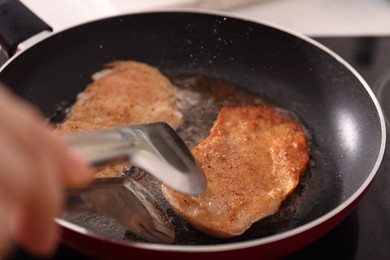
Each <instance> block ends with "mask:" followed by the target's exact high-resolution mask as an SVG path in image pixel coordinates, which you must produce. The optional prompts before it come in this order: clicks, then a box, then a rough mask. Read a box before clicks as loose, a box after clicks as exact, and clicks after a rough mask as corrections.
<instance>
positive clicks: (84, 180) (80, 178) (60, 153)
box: [50, 136, 94, 187]
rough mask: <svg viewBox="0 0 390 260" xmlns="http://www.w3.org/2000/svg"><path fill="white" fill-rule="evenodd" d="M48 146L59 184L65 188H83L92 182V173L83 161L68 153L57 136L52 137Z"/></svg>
mask: <svg viewBox="0 0 390 260" xmlns="http://www.w3.org/2000/svg"><path fill="white" fill-rule="evenodd" d="M50 144H51V147H50V148H51V153H52V154H53V160H55V165H56V167H57V169H58V172H59V173H60V178H61V182H62V183H63V184H64V185H65V186H66V187H81V186H85V185H86V184H88V183H89V182H90V181H91V180H92V178H93V175H94V171H93V169H92V168H91V167H90V165H88V163H87V162H86V161H85V160H83V159H82V158H81V157H79V156H78V155H76V154H74V153H72V152H71V151H69V150H68V149H67V147H66V146H65V144H64V143H62V141H61V140H60V139H58V137H57V136H53V140H51V142H50Z"/></svg>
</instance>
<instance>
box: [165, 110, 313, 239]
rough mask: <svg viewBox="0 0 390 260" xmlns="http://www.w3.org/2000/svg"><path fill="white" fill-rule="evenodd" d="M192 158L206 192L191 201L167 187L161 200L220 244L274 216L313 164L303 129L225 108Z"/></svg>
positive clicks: (271, 113)
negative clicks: (309, 163) (202, 172)
mask: <svg viewBox="0 0 390 260" xmlns="http://www.w3.org/2000/svg"><path fill="white" fill-rule="evenodd" d="M192 153H193V155H194V157H195V159H196V161H197V162H198V164H199V166H200V167H201V169H202V170H203V171H204V173H205V174H206V177H207V181H208V188H207V190H206V192H205V193H204V194H202V195H199V196H190V195H186V194H182V193H179V192H177V191H175V190H173V189H171V188H169V187H167V186H163V189H162V191H163V194H164V196H165V198H166V200H167V201H168V203H169V204H170V205H171V207H172V209H173V210H174V212H175V213H176V214H177V215H178V216H180V217H182V218H183V219H184V220H185V221H187V222H188V223H190V224H191V225H192V226H193V227H195V228H196V229H198V230H200V231H202V232H204V233H207V234H209V235H211V236H215V237H221V238H225V237H232V236H237V235H240V234H242V233H243V232H244V231H246V230H247V229H248V228H249V227H250V226H251V225H252V224H253V223H254V222H256V221H258V220H260V219H262V218H264V217H267V216H270V215H272V214H274V213H275V212H276V211H277V210H278V208H279V206H280V204H281V202H282V201H283V200H284V199H285V198H286V197H287V195H289V194H290V193H291V192H292V191H293V190H294V188H295V187H296V186H297V184H298V181H299V178H300V176H301V175H302V174H303V173H304V172H305V169H306V166H307V163H308V160H309V155H308V149H307V146H306V140H305V135H304V133H303V131H302V129H301V128H300V126H299V125H298V124H297V123H295V122H294V121H293V120H291V119H289V118H287V117H284V116H282V115H281V114H280V113H278V112H276V111H275V110H274V109H273V108H271V107H266V106H243V107H223V108H222V109H221V111H220V113H219V115H218V118H217V121H216V123H215V124H214V126H213V128H212V129H211V132H210V135H209V136H208V137H207V138H206V139H205V140H204V141H203V142H201V143H200V144H199V145H198V146H196V147H195V148H193V149H192Z"/></svg>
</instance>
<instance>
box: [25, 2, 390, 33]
mask: <svg viewBox="0 0 390 260" xmlns="http://www.w3.org/2000/svg"><path fill="white" fill-rule="evenodd" d="M21 1H22V2H23V3H24V4H25V5H27V6H28V7H29V8H30V9H32V10H33V11H34V12H35V13H36V14H37V15H38V16H40V17H41V18H42V19H43V20H44V21H45V22H46V23H48V24H49V25H50V26H52V27H53V29H54V30H55V31H58V30H62V29H64V28H67V27H70V26H73V25H77V24H80V23H83V22H87V21H91V20H94V19H99V18H103V17H107V16H112V15H120V14H127V13H132V12H140V11H146V10H159V9H166V8H175V9H177V8H196V9H216V10H222V11H224V12H228V13H232V14H236V15H240V16H243V17H249V18H252V19H256V20H260V21H267V22H271V23H274V24H278V25H280V26H283V27H286V28H289V29H291V30H294V31H297V32H299V33H303V34H307V35H311V36H327V35H332V36H335V35H343V36H346V35H390V0H66V1H64V0H21Z"/></svg>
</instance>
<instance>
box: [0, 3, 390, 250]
mask: <svg viewBox="0 0 390 260" xmlns="http://www.w3.org/2000/svg"><path fill="white" fill-rule="evenodd" d="M152 13H190V14H201V15H215V16H219V17H226V18H228V19H229V18H232V19H238V20H241V21H249V22H253V23H256V24H260V25H264V26H267V27H271V28H274V29H277V30H279V31H281V32H284V33H287V34H290V35H292V36H295V37H297V38H299V39H301V40H303V41H306V42H308V43H310V44H311V45H314V46H315V47H317V48H319V49H321V50H322V51H324V52H326V53H328V54H329V55H331V56H332V57H333V58H335V59H336V60H337V61H338V62H339V63H340V64H341V65H343V66H344V67H345V68H346V69H348V70H349V71H350V72H351V73H352V74H353V75H354V76H355V77H356V78H357V79H358V81H359V82H360V83H361V84H362V85H363V87H364V88H365V90H366V91H367V93H368V94H369V96H370V98H371V100H372V102H373V103H374V105H375V108H376V110H377V113H378V116H379V119H380V125H381V145H380V149H379V153H378V155H377V158H376V162H375V164H374V167H373V168H372V169H371V172H370V173H369V175H368V176H367V178H366V179H365V181H364V182H363V183H362V184H361V185H360V187H359V188H358V189H357V190H356V191H355V192H354V193H353V194H352V195H351V196H350V197H349V198H348V199H346V200H345V201H344V202H343V203H341V204H340V205H338V206H337V207H336V208H334V209H332V210H331V211H329V212H327V213H326V214H324V215H322V216H321V217H319V218H317V219H315V220H313V221H310V222H308V223H306V224H304V225H302V226H299V227H296V228H293V229H291V230H288V231H284V232H281V233H277V234H274V235H270V236H266V237H263V238H258V239H253V240H250V241H242V242H232V243H226V244H213V245H167V244H154V243H139V242H123V241H117V240H114V241H113V240H111V239H109V238H107V237H104V236H102V235H98V234H96V233H93V232H91V231H89V230H87V229H85V228H83V227H80V226H78V225H75V224H72V223H70V222H68V221H65V220H62V219H59V218H56V219H55V221H56V222H57V224H59V225H60V226H62V227H64V228H67V229H70V230H72V231H75V232H77V233H80V234H83V235H88V236H90V237H93V238H95V239H99V240H103V241H107V242H109V243H116V244H119V245H123V246H126V247H129V248H131V247H134V248H140V249H147V250H156V251H157V250H158V251H171V252H189V251H191V252H219V251H229V250H237V249H243V248H248V247H256V246H261V245H266V244H270V243H273V242H277V241H280V240H284V239H287V238H290V237H293V236H296V235H299V234H302V233H304V232H306V231H309V230H311V229H313V228H315V227H317V226H320V225H321V224H323V223H324V222H326V221H328V220H330V219H332V218H334V217H335V216H337V215H338V214H340V213H341V212H342V211H343V210H345V209H346V208H347V207H348V206H350V205H351V204H353V202H355V201H357V200H358V199H359V197H360V196H361V195H362V194H363V193H364V192H365V191H366V189H367V188H368V186H369V185H370V183H371V182H372V180H373V179H374V177H375V175H376V173H377V171H378V169H379V166H380V164H381V162H382V159H383V156H384V152H385V146H386V123H385V118H384V114H383V111H382V108H381V106H380V104H379V101H378V99H377V98H376V96H375V95H374V92H373V90H372V89H371V88H370V87H369V85H368V84H367V82H366V81H365V80H364V79H363V77H362V76H361V75H360V74H359V73H358V72H357V71H356V70H355V68H353V67H352V66H351V65H350V64H349V63H348V62H347V61H345V60H344V59H343V58H341V57H340V56H339V55H338V54H337V53H335V52H334V51H332V50H331V49H329V48H328V47H326V46H324V45H323V44H321V43H319V42H317V41H315V40H314V39H312V38H310V37H308V36H306V35H304V34H301V33H299V32H296V31H293V30H291V29H288V28H285V27H283V26H280V25H277V24H274V23H272V22H269V21H264V20H260V19H255V18H250V17H244V16H243V15H237V14H232V13H228V12H225V11H216V10H207V9H194V8H163V9H148V10H145V11H137V12H129V13H126V14H120V15H114V16H109V17H104V18H101V19H96V20H92V21H88V22H84V23H80V24H77V25H74V26H71V27H68V28H65V29H63V30H59V31H57V32H54V33H52V34H49V35H47V36H46V37H44V38H43V39H42V40H41V41H44V40H45V39H47V38H51V37H52V36H55V35H56V34H59V33H62V32H64V31H67V30H71V29H73V28H75V27H79V26H83V25H85V24H88V23H95V22H98V21H101V20H105V19H112V18H119V17H124V16H129V15H142V14H152ZM41 41H39V42H41ZM39 42H37V43H35V44H39ZM35 44H34V45H35ZM29 47H31V46H29ZM29 47H27V48H26V49H23V50H21V51H19V52H18V53H16V54H15V55H14V56H12V57H11V58H10V59H8V60H7V61H6V62H5V63H4V64H3V65H2V66H1V67H0V73H1V72H2V71H3V70H4V68H6V67H7V65H8V64H9V63H11V62H12V61H13V60H14V59H16V58H17V57H18V56H19V55H21V54H23V52H24V51H27V50H28V49H29Z"/></svg>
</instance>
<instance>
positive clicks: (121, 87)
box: [54, 61, 183, 177]
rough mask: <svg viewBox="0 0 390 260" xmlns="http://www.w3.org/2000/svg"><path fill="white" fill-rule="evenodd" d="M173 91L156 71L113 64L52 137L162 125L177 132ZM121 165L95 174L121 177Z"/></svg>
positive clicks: (136, 64)
mask: <svg viewBox="0 0 390 260" xmlns="http://www.w3.org/2000/svg"><path fill="white" fill-rule="evenodd" d="M174 91H175V90H174V87H173V85H172V84H171V82H170V81H169V79H168V78H167V77H165V76H164V75H163V74H161V73H160V72H159V71H158V70H157V69H156V68H153V67H151V66H149V65H147V64H143V63H140V62H135V61H116V62H111V63H109V64H107V65H105V67H104V70H102V71H100V72H98V73H96V74H95V75H94V81H93V82H92V83H90V84H89V85H88V86H87V88H86V89H85V90H84V91H83V92H82V93H80V94H79V95H78V96H77V100H76V102H75V104H74V105H73V106H72V107H71V109H70V111H69V113H68V115H67V117H66V119H65V121H64V122H63V123H61V124H59V125H58V126H57V127H56V129H55V130H54V132H55V133H58V134H63V133H72V132H80V131H90V130H98V129H104V128H112V127H120V126H128V125H137V124H144V123H151V122H160V121H165V122H167V123H168V124H170V125H171V126H172V127H173V128H176V127H177V126H178V125H179V124H180V123H181V121H182V117H183V116H182V114H181V112H180V111H179V109H178V107H177V105H176V100H175V92H174ZM123 166H124V164H123V163H115V164H111V165H109V166H107V167H104V168H101V169H100V170H98V171H97V174H96V176H98V177H113V176H117V175H118V174H121V170H122V168H123Z"/></svg>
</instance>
